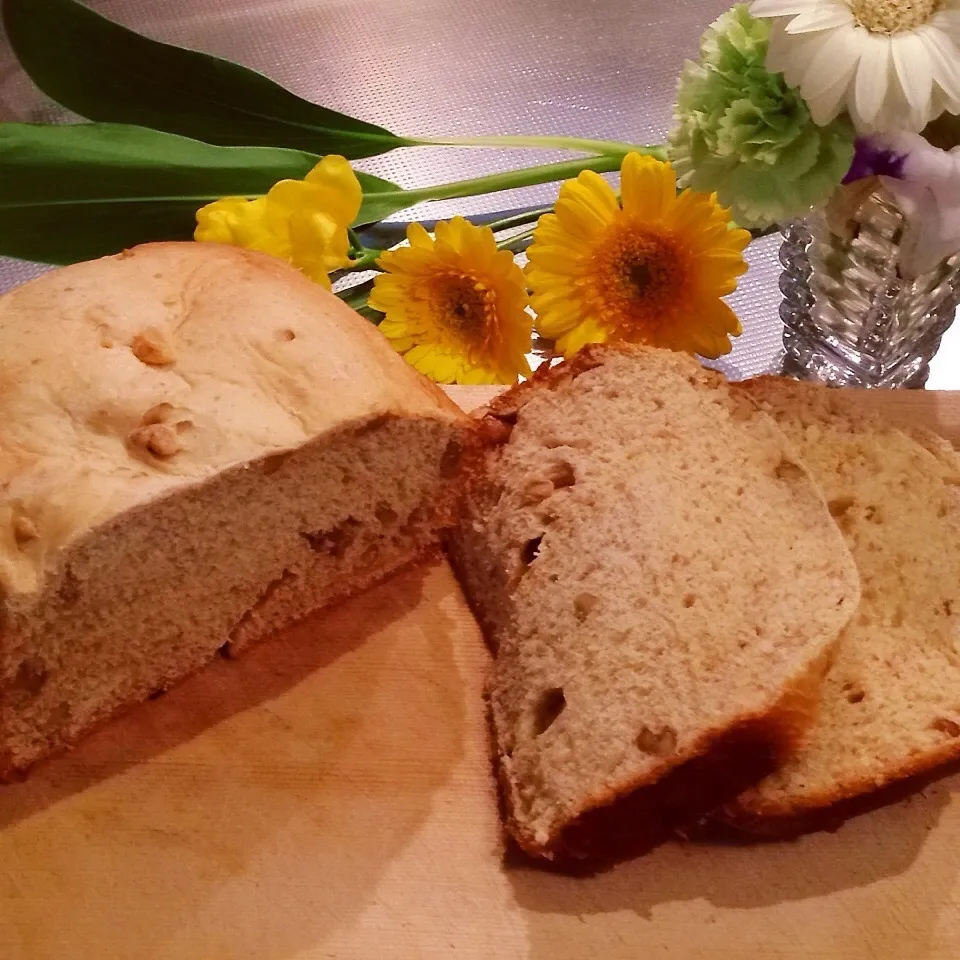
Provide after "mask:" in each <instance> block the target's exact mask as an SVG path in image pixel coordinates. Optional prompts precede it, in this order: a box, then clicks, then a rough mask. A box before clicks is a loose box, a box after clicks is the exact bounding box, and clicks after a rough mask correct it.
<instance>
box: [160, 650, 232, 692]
mask: <svg viewBox="0 0 960 960" xmlns="http://www.w3.org/2000/svg"><path fill="white" fill-rule="evenodd" d="M220 649H221V650H222V649H223V647H221V648H220ZM166 692H167V691H166V690H164V689H163V687H161V688H160V689H159V690H154V691H153V693H148V694H147V699H148V700H159V699H160V698H161V697H162V696H163V695H164V694H165V693H166Z"/></svg>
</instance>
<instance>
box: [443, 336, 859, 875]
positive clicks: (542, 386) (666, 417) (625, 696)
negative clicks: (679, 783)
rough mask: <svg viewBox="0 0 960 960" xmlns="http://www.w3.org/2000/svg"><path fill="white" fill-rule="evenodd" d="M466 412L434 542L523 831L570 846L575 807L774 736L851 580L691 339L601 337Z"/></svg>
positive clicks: (789, 717) (784, 729) (806, 504)
mask: <svg viewBox="0 0 960 960" xmlns="http://www.w3.org/2000/svg"><path fill="white" fill-rule="evenodd" d="M482 427H483V429H484V430H485V431H486V432H487V434H488V435H489V438H490V441H489V447H488V448H487V449H486V450H485V451H484V452H483V453H482V454H480V455H479V456H478V457H477V458H476V461H475V462H472V463H470V465H469V467H468V473H469V479H468V482H467V490H466V494H465V497H464V501H463V506H462V512H461V517H460V521H459V523H458V526H457V528H456V530H455V531H454V532H453V534H452V540H451V543H450V546H449V550H450V554H451V558H452V559H453V561H454V565H455V567H456V568H457V571H458V574H459V576H460V578H461V581H462V583H463V585H464V587H465V590H466V593H467V595H468V597H469V598H470V600H471V602H472V603H473V606H474V608H475V610H476V611H477V614H478V616H479V618H480V620H481V622H482V623H483V625H484V627H485V630H486V632H487V635H488V637H489V639H490V642H491V644H492V645H493V647H494V648H495V650H496V662H495V667H494V675H493V678H492V680H491V684H490V688H489V700H490V709H491V718H492V722H493V728H494V734H495V739H496V748H497V753H498V762H499V771H500V778H501V782H502V786H503V791H504V798H505V803H506V809H507V816H508V829H509V830H510V832H511V833H512V834H513V836H514V837H515V838H516V840H517V841H518V842H519V844H520V845H521V846H522V847H523V848H524V849H526V850H527V851H528V852H530V853H533V854H536V855H543V856H547V857H552V856H555V855H558V854H561V855H565V854H569V853H571V852H572V848H571V846H570V844H569V843H568V841H569V839H570V837H571V836H572V835H573V832H574V831H576V830H577V828H578V825H579V824H578V821H579V820H580V818H582V817H583V815H584V814H587V813H588V811H591V810H595V809H596V808H603V807H606V806H607V805H609V804H611V803H613V801H615V800H616V799H617V798H620V797H624V796H625V795H627V794H630V793H631V792H632V791H636V790H638V788H642V787H645V786H652V785H655V784H658V783H660V782H663V781H664V780H665V778H667V774H670V773H671V772H679V771H680V768H683V767H684V765H685V764H688V762H689V761H693V760H694V759H695V758H703V757H704V756H706V755H708V754H709V753H710V751H711V749H712V748H713V747H714V746H716V745H718V744H719V743H720V742H721V741H726V742H729V741H730V740H731V739H736V737H737V735H738V734H741V733H742V734H743V735H744V738H745V739H749V740H750V741H751V743H752V747H753V748H759V747H762V746H764V745H766V746H767V747H769V748H771V749H772V750H773V751H775V752H777V753H779V752H782V751H785V750H788V749H790V747H791V745H792V744H793V743H794V742H795V741H796V740H797V739H798V738H799V737H800V736H801V734H802V731H803V730H804V729H805V727H806V725H807V724H808V723H809V720H810V711H811V709H812V704H813V702H814V700H815V696H816V688H817V686H818V684H819V680H820V678H821V676H822V673H823V670H824V669H825V664H826V657H827V655H828V653H829V650H830V648H831V646H832V645H833V643H834V641H835V640H836V638H837V636H838V634H839V632H840V630H841V629H842V628H843V626H844V625H845V624H846V623H847V621H848V619H849V617H850V615H851V613H852V611H853V610H854V609H855V608H856V604H857V600H858V580H857V574H856V569H855V567H854V565H853V562H852V560H851V558H850V555H849V553H848V551H847V549H846V547H845V545H844V542H843V538H842V536H841V535H840V533H839V531H838V530H837V529H836V527H835V525H834V524H833V522H832V520H831V519H830V516H829V514H828V513H827V509H826V505H825V504H824V502H823V499H822V498H821V496H820V494H819V492H818V490H817V488H816V487H815V485H814V484H813V483H812V482H811V480H810V479H809V477H808V475H807V474H806V473H805V471H804V470H803V468H801V467H800V466H799V465H798V464H797V463H796V462H795V459H794V456H793V454H792V452H791V451H790V449H789V448H788V445H787V443H786V440H785V438H784V436H783V434H782V432H781V431H780V430H779V429H778V428H777V427H776V425H775V424H774V422H773V421H772V420H771V419H770V418H769V417H768V416H766V415H765V414H763V413H761V412H760V411H759V410H758V409H757V408H756V406H755V405H754V404H752V403H750V402H749V401H748V400H746V399H745V398H742V397H737V396H735V395H734V394H732V393H731V391H730V390H729V388H728V387H727V385H726V383H725V382H724V381H723V380H722V378H720V376H719V375H717V374H714V373H711V372H709V371H706V370H704V369H702V368H701V367H700V365H699V364H697V363H696V362H695V361H694V360H693V359H691V358H689V357H686V356H683V355H679V354H675V353H669V352H666V351H656V350H647V349H642V348H631V347H625V346H620V347H613V346H607V347H588V348H586V349H585V350H583V351H581V353H580V354H578V356H577V357H576V358H575V359H574V360H573V361H571V362H568V363H566V364H563V365H561V366H559V367H556V368H554V369H552V370H550V371H549V372H548V373H546V374H540V375H538V376H537V377H535V378H534V381H533V382H531V383H528V384H525V385H522V386H521V387H519V388H516V389H514V390H513V391H511V392H509V393H508V394H506V395H504V396H503V397H501V398H498V400H496V401H494V403H493V405H492V407H491V409H490V410H489V412H488V413H487V414H486V416H485V417H484V418H483V421H482ZM748 734H749V736H748ZM667 779H669V778H667ZM741 786H742V784H741ZM654 789H655V788H654ZM684 790H685V791H686V792H687V793H692V794H696V793H697V790H698V787H697V785H696V783H690V782H685V784H684ZM701 812H702V811H701ZM578 843H579V841H578Z"/></svg>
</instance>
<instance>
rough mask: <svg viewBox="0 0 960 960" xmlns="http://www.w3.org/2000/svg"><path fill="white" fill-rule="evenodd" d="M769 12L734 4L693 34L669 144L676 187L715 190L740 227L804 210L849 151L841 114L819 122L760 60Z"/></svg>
mask: <svg viewBox="0 0 960 960" xmlns="http://www.w3.org/2000/svg"><path fill="white" fill-rule="evenodd" d="M769 38H770V26H769V21H768V20H759V19H754V18H753V17H751V16H750V13H749V10H748V8H747V5H746V4H743V3H739V4H737V5H736V6H735V7H733V9H732V10H729V11H728V12H727V13H725V14H723V16H721V17H720V18H719V19H718V20H716V21H715V22H714V23H713V24H712V25H711V26H710V27H709V28H708V29H707V32H706V33H705V34H704V35H703V38H702V39H701V41H700V59H699V60H698V61H697V62H693V61H688V62H687V63H686V65H685V66H684V69H683V73H682V74H681V76H680V83H679V87H678V91H677V108H676V114H675V120H676V124H677V126H676V128H675V129H674V130H673V132H672V133H671V134H670V142H669V145H668V147H667V150H668V154H669V156H670V160H671V161H672V162H673V165H674V168H675V169H676V171H677V177H678V181H679V183H680V185H681V186H684V187H693V189H694V190H699V191H702V192H704V193H716V194H717V196H718V198H719V200H720V202H721V203H722V204H723V205H724V206H727V207H730V208H731V212H732V215H733V217H734V219H735V220H736V221H737V223H739V224H742V225H743V226H745V227H763V226H768V225H769V224H771V223H774V222H776V221H778V220H787V219H789V218H791V217H794V216H798V215H802V214H804V213H806V212H807V211H808V210H809V209H810V208H811V207H813V206H816V205H817V204H819V203H822V202H823V201H824V200H826V199H827V197H828V196H829V195H830V193H831V192H832V191H833V190H834V189H835V188H836V187H837V185H838V184H839V183H840V181H841V180H842V179H843V177H844V176H845V175H846V173H847V171H848V170H849V169H850V163H851V161H852V160H853V141H854V131H853V127H852V126H851V125H850V123H849V122H848V121H847V120H846V119H837V120H834V121H833V122H832V123H831V124H829V126H825V127H818V126H817V125H816V124H815V123H814V122H813V120H812V119H811V117H810V111H809V110H808V109H807V104H806V102H805V101H804V100H803V98H802V97H801V96H800V94H799V93H798V92H797V91H796V90H794V89H793V88H792V87H789V86H787V84H786V83H785V82H784V79H783V75H782V74H780V73H770V72H769V71H768V70H767V68H766V66H765V65H764V61H765V59H766V55H767V45H768V43H769Z"/></svg>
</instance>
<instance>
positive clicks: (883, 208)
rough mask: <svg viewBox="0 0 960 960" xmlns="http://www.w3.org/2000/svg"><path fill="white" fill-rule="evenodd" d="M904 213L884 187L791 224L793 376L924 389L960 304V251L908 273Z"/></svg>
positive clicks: (786, 288) (786, 265)
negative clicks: (903, 253)
mask: <svg viewBox="0 0 960 960" xmlns="http://www.w3.org/2000/svg"><path fill="white" fill-rule="evenodd" d="M904 223H905V221H904V217H903V214H902V213H901V212H900V210H899V209H898V208H897V205H896V203H894V201H893V199H892V197H891V196H890V195H889V194H888V193H887V192H886V191H885V190H884V189H883V188H882V186H877V187H875V188H873V189H870V190H868V191H864V190H863V189H861V190H859V191H855V192H853V195H852V199H851V196H850V192H849V190H848V193H847V194H846V196H845V197H844V200H843V202H842V203H840V202H831V203H830V204H827V206H826V207H825V208H824V209H822V210H819V211H817V212H815V213H813V214H811V215H810V216H809V217H807V218H806V219H804V220H801V221H796V222H793V223H791V224H789V225H787V226H786V227H785V228H784V229H783V231H782V232H783V243H782V245H781V247H780V262H781V264H782V266H783V273H782V274H781V277H780V290H781V292H782V294H783V302H782V303H781V305H780V317H781V319H782V320H783V323H784V333H783V346H784V356H783V367H782V372H783V373H784V374H786V375H787V376H791V377H794V378H796V379H801V380H818V381H821V382H825V383H832V384H837V385H845V386H857V387H922V386H923V385H924V383H925V382H926V380H927V376H928V375H929V365H930V361H931V359H933V356H934V355H935V354H936V352H937V349H938V348H939V346H940V340H941V338H942V337H943V334H944V333H945V332H946V330H947V328H948V327H949V326H950V324H951V323H952V322H953V318H954V315H955V313H956V308H957V304H958V302H960V278H958V267H960V255H957V256H953V257H951V258H949V259H947V260H944V261H942V262H941V263H939V264H938V265H937V266H936V267H935V268H934V269H933V270H931V271H929V272H928V273H924V274H922V275H921V276H919V277H917V278H916V279H904V277H903V276H902V270H901V256H900V254H901V249H900V244H901V240H902V238H903V234H904Z"/></svg>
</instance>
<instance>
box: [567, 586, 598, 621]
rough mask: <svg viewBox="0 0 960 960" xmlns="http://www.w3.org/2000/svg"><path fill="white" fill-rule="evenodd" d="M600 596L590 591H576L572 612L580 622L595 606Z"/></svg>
mask: <svg viewBox="0 0 960 960" xmlns="http://www.w3.org/2000/svg"><path fill="white" fill-rule="evenodd" d="M598 603H600V598H599V597H596V596H594V595H593V594H592V593H578V594H577V595H576V596H575V597H574V598H573V614H574V616H575V617H576V618H577V619H578V620H579V621H580V622H581V623H582V622H583V621H584V620H586V619H587V617H589V616H590V614H591V613H592V612H593V611H594V610H595V609H596V608H597V604H598Z"/></svg>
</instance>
